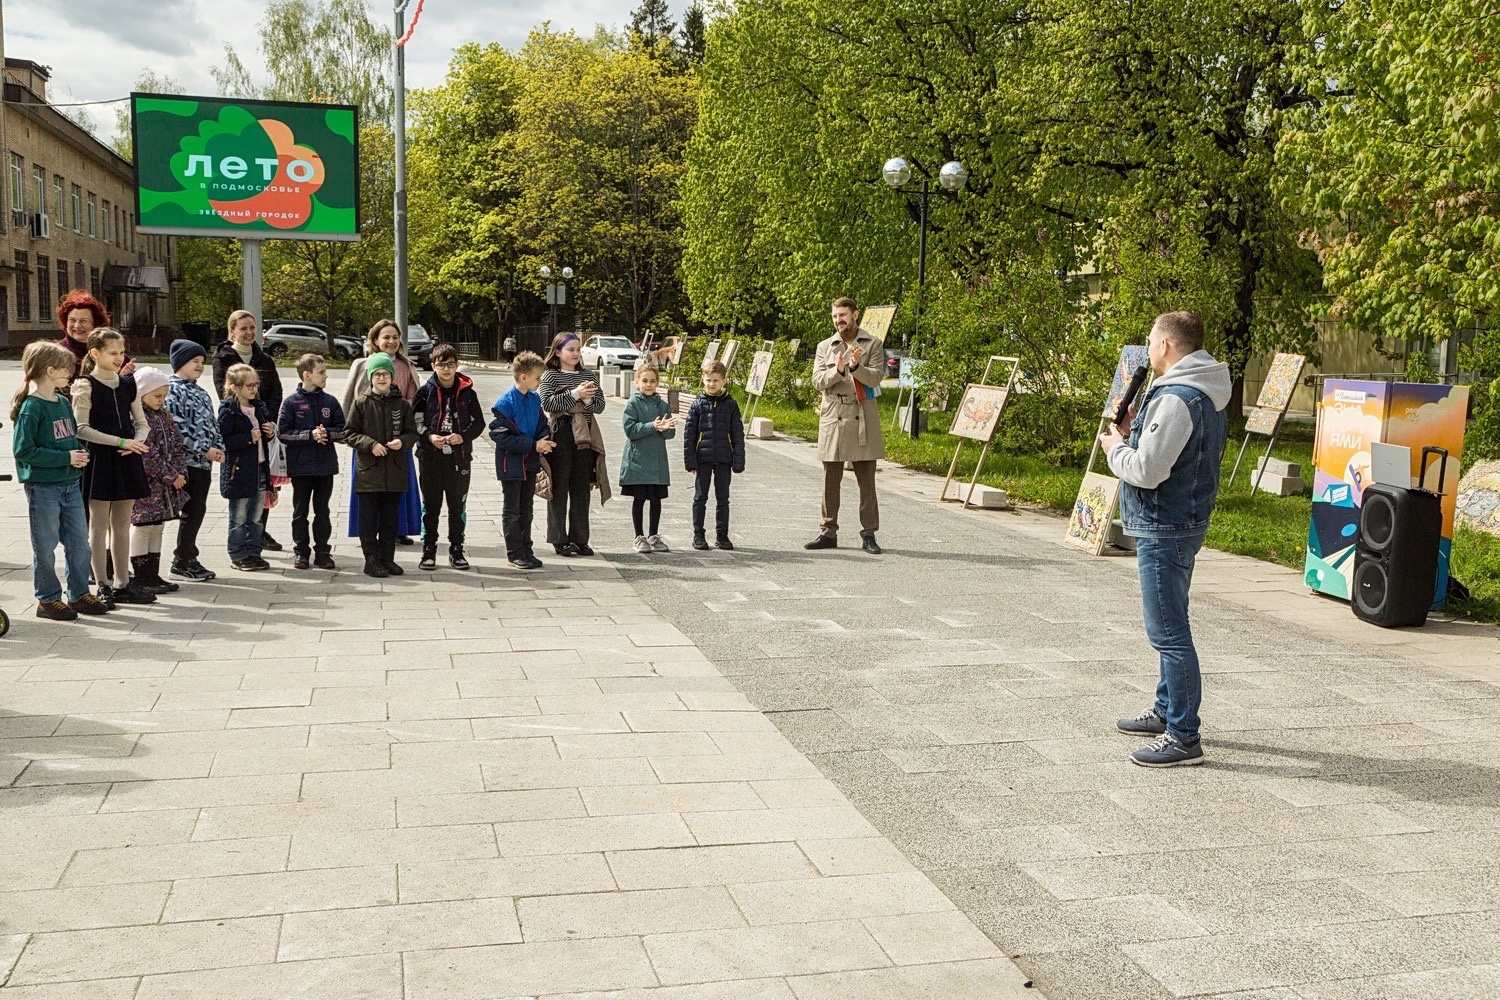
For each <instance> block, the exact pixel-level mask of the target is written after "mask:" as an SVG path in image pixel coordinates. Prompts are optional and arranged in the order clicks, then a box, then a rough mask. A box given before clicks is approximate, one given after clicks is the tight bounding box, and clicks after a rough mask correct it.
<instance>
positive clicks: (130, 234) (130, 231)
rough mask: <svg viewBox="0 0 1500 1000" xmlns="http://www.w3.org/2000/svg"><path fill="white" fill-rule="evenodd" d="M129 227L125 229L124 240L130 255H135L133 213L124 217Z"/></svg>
mask: <svg viewBox="0 0 1500 1000" xmlns="http://www.w3.org/2000/svg"><path fill="white" fill-rule="evenodd" d="M125 218H126V219H127V220H128V221H129V223H130V225H129V226H127V227H126V229H125V240H126V242H127V243H128V244H129V249H130V252H131V253H135V213H134V212H131V213H130V214H129V215H127V216H126V217H125Z"/></svg>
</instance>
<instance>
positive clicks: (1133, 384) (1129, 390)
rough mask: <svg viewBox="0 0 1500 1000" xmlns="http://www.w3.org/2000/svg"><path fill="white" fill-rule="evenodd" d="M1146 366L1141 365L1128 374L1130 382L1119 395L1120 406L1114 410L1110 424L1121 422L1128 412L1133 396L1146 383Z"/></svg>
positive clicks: (1137, 393)
mask: <svg viewBox="0 0 1500 1000" xmlns="http://www.w3.org/2000/svg"><path fill="white" fill-rule="evenodd" d="M1147 370H1148V369H1147V367H1146V366H1145V365H1141V366H1140V367H1139V368H1137V369H1136V370H1135V374H1134V375H1132V376H1130V384H1129V385H1127V386H1126V387H1125V394H1124V395H1123V396H1121V397H1120V406H1119V408H1118V409H1116V410H1115V415H1114V417H1113V418H1112V419H1111V420H1110V423H1112V424H1117V425H1118V424H1123V423H1124V422H1125V418H1126V416H1128V415H1129V414H1130V404H1131V403H1134V402H1135V397H1136V396H1137V395H1139V394H1140V391H1141V386H1143V385H1145V384H1146V372H1147Z"/></svg>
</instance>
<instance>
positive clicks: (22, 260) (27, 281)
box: [16, 250, 31, 319]
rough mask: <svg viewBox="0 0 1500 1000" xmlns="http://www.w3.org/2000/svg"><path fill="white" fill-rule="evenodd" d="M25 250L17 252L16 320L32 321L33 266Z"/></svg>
mask: <svg viewBox="0 0 1500 1000" xmlns="http://www.w3.org/2000/svg"><path fill="white" fill-rule="evenodd" d="M27 256H28V255H27V253H26V251H25V250H17V251H16V319H31V266H30V264H29V263H28V261H27Z"/></svg>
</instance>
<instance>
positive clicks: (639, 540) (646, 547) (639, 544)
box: [635, 535, 652, 554]
mask: <svg viewBox="0 0 1500 1000" xmlns="http://www.w3.org/2000/svg"><path fill="white" fill-rule="evenodd" d="M635 550H636V551H637V552H640V553H642V554H647V553H650V552H651V551H652V549H651V543H650V542H649V541H648V540H647V539H646V536H645V535H636V536H635Z"/></svg>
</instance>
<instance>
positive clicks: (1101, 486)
mask: <svg viewBox="0 0 1500 1000" xmlns="http://www.w3.org/2000/svg"><path fill="white" fill-rule="evenodd" d="M1119 493H1120V481H1119V480H1118V479H1116V478H1115V477H1114V476H1105V475H1101V474H1099V473H1097V472H1086V473H1084V476H1083V485H1082V486H1081V487H1079V490H1078V499H1077V500H1075V501H1074V502H1073V511H1072V513H1071V514H1069V515H1068V533H1067V536H1066V540H1067V542H1068V544H1069V545H1076V546H1078V547H1079V548H1081V549H1084V550H1085V551H1087V552H1088V553H1089V554H1090V555H1096V556H1097V555H1103V554H1104V547H1105V545H1107V544H1108V543H1109V531H1110V526H1111V525H1112V524H1113V523H1114V517H1115V501H1116V500H1117V499H1118V498H1119Z"/></svg>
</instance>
